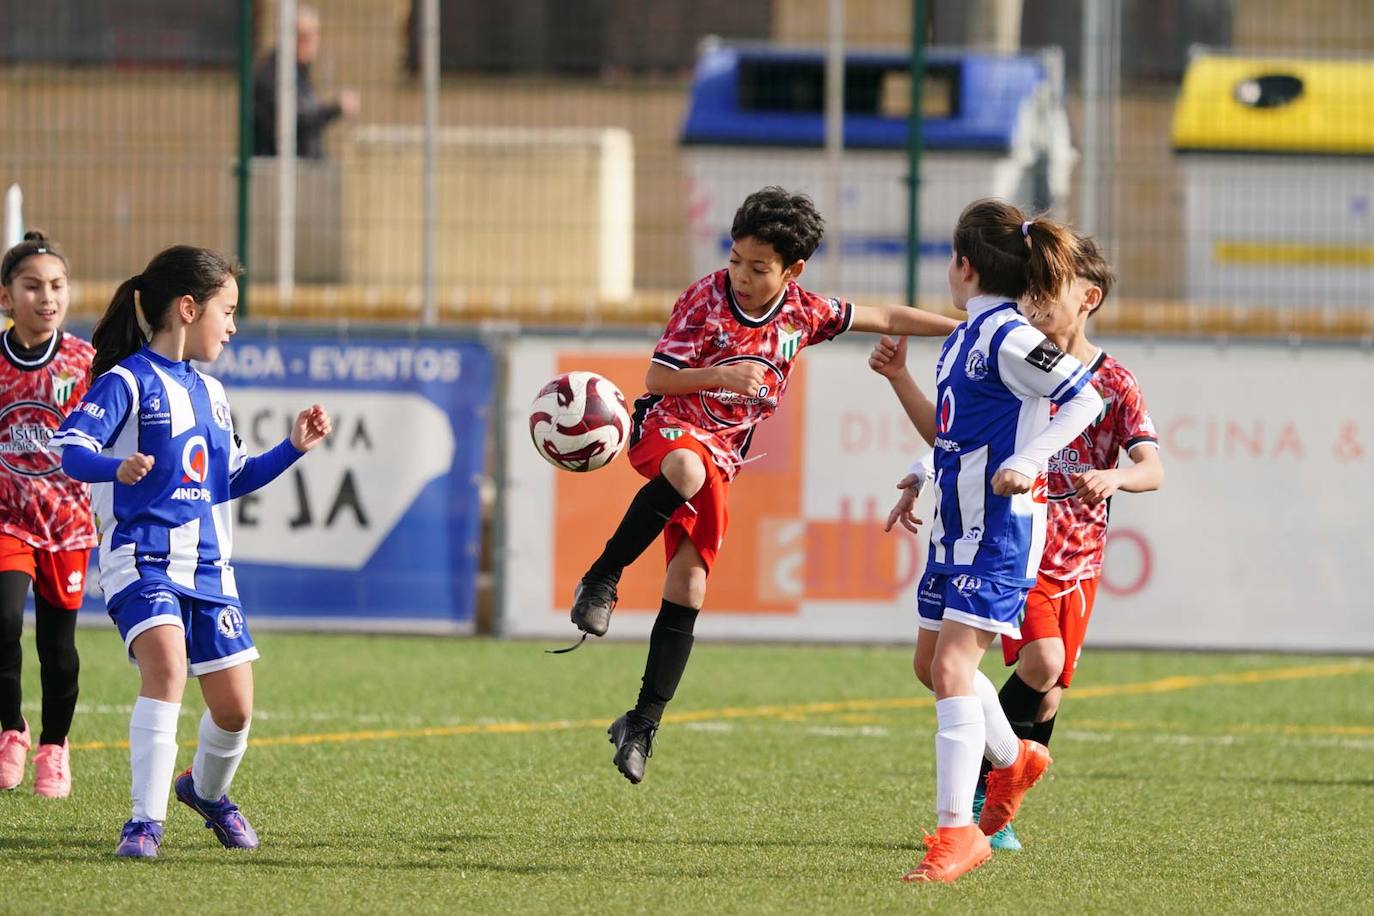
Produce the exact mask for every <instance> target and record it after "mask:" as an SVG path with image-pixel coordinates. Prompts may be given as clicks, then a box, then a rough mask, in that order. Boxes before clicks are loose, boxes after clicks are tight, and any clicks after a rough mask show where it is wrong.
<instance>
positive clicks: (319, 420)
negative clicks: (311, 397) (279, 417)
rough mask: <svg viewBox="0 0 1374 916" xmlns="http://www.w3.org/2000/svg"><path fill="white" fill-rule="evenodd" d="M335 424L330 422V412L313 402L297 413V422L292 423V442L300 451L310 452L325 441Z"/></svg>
mask: <svg viewBox="0 0 1374 916" xmlns="http://www.w3.org/2000/svg"><path fill="white" fill-rule="evenodd" d="M333 429H334V425H333V424H332V423H330V422H329V414H327V413H325V412H324V408H323V407H321V406H320V405H319V404H312V405H311V406H309V407H307V408H306V409H305V410H302V411H301V412H300V413H298V414H296V422H295V423H293V424H291V444H292V445H293V446H295V448H296V451H298V452H302V453H304V452H308V451H310V450H311V449H312V448H314V447H315V446H317V445H319V444H320V443H321V442H323V441H324V437H325V436H327V435H329V434H330V432H332V431H333Z"/></svg>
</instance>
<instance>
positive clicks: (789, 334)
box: [778, 325, 802, 361]
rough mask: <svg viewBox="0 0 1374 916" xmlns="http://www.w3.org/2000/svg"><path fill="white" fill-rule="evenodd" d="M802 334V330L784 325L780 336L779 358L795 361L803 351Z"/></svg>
mask: <svg viewBox="0 0 1374 916" xmlns="http://www.w3.org/2000/svg"><path fill="white" fill-rule="evenodd" d="M801 340H802V332H801V329H800V328H794V327H792V326H791V325H783V327H782V333H780V334H779V335H778V358H779V359H782V360H784V361H786V360H789V359H793V358H794V357H796V355H797V351H798V350H800V349H801Z"/></svg>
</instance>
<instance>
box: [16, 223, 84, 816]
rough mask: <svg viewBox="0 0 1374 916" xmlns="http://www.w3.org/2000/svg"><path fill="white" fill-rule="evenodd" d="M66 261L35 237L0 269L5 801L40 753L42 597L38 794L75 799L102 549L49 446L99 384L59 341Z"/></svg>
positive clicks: (64, 338) (71, 342) (68, 341)
mask: <svg viewBox="0 0 1374 916" xmlns="http://www.w3.org/2000/svg"><path fill="white" fill-rule="evenodd" d="M68 288H69V277H68V275H67V259H66V258H65V257H63V255H62V252H61V251H60V250H59V249H58V248H57V246H56V245H54V244H53V243H52V242H51V241H50V240H49V239H48V238H47V236H45V235H44V234H43V233H42V232H38V231H34V232H29V233H27V234H26V235H25V236H24V240H23V241H22V242H20V243H19V244H17V245H15V246H14V247H13V248H11V249H10V250H9V251H8V252H6V253H5V256H4V258H3V260H0V308H3V309H4V311H5V313H6V314H7V315H8V316H9V318H10V320H11V321H12V322H13V324H12V326H11V327H10V328H9V329H8V330H7V331H5V332H4V334H3V336H0V392H3V393H2V394H0V789H13V788H15V787H17V786H18V785H19V784H20V783H21V782H23V780H24V773H25V769H26V765H27V761H28V752H29V750H30V749H31V748H32V747H33V745H34V737H35V736H34V735H33V734H32V733H31V732H30V731H29V723H28V722H27V721H26V720H25V719H24V717H23V715H22V714H21V713H20V701H21V696H20V669H21V666H22V663H23V658H24V655H23V650H22V648H21V647H20V641H19V637H20V633H21V631H22V630H23V623H24V599H25V598H26V597H27V596H28V593H29V588H30V586H32V588H33V609H34V631H35V633H34V635H35V638H36V641H37V643H38V665H39V671H40V675H41V677H40V683H41V684H42V687H43V707H42V709H43V712H42V729H41V731H39V733H38V735H37V736H36V737H37V739H38V740H37V746H38V749H37V751H36V752H35V753H34V755H33V769H34V778H33V791H34V792H35V793H37V794H38V795H43V796H46V797H48V798H66V797H67V796H68V795H70V794H71V791H72V773H71V759H70V756H69V754H68V752H67V733H68V731H70V729H71V724H72V716H73V715H74V713H75V712H76V696H77V675H78V673H79V671H80V667H81V661H80V658H79V657H78V656H77V653H76V611H77V609H78V608H79V607H81V599H82V597H83V595H84V593H85V584H86V567H87V566H88V565H89V562H90V552H91V548H92V547H94V546H95V544H96V538H95V523H94V522H93V521H92V519H91V501H90V491H89V489H88V488H87V487H86V485H85V484H84V483H81V482H80V481H76V480H72V479H71V478H70V477H68V476H67V475H65V474H63V473H62V469H61V468H60V467H59V466H58V462H57V459H56V457H54V456H53V455H52V454H51V453H49V452H48V450H47V448H46V447H45V445H46V440H47V438H48V437H50V436H52V435H53V433H55V432H56V431H57V428H58V426H59V425H61V423H62V421H63V419H64V418H65V417H66V416H67V414H68V413H70V412H71V410H72V408H73V407H75V406H76V404H77V402H79V401H80V400H81V397H82V395H84V394H85V393H86V388H87V386H88V385H89V384H90V382H89V377H90V367H91V356H92V353H93V351H92V350H91V345H90V344H88V343H86V341H84V340H82V339H81V338H79V337H74V336H72V335H71V334H67V333H65V332H64V331H63V330H62V323H63V321H64V320H65V319H66V317H67V304H68Z"/></svg>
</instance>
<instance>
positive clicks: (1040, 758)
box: [870, 200, 1102, 882]
mask: <svg viewBox="0 0 1374 916" xmlns="http://www.w3.org/2000/svg"><path fill="white" fill-rule="evenodd" d="M953 242H954V244H953V248H954V252H953V257H952V258H951V259H950V264H949V288H950V294H951V295H952V296H953V299H954V305H955V306H956V307H957V308H958V309H959V310H960V311H963V312H967V314H968V318H967V320H966V321H965V322H964V323H963V324H961V325H959V327H957V328H956V329H955V330H954V332H953V333H952V334H951V335H950V336H949V339H948V340H946V341H945V344H944V347H943V349H942V351H941V353H940V359H939V361H938V362H937V363H936V368H935V384H936V397H935V401H934V402H933V403H932V402H931V401H930V400H929V399H927V398H926V397H925V396H924V395H923V394H922V393H921V392H920V390H919V389H918V388H917V387H916V386H915V385H914V384H908V383H907V382H909V376H906V377H905V379H903V378H902V377H903V376H905V372H904V368H901V363H902V362H904V358H905V356H904V352H902V351H903V348H902V347H901V345H899V344H893V343H891V342H890V341H887V342H884V343H883V344H880V345H879V350H877V351H875V353H874V357H873V359H871V360H870V364H871V365H872V366H873V367H874V369H875V370H877V371H879V372H881V373H882V374H884V375H887V376H888V377H889V378H890V379H891V380H892V382H893V387H894V389H895V390H896V391H897V394H898V397H899V399H900V400H901V401H902V405H903V407H904V408H905V409H906V411H907V414H908V416H909V417H911V418H912V420H913V421H914V422H915V425H916V427H917V429H918V430H922V431H923V433H924V434H928V435H929V438H930V439H932V440H933V441H932V444H933V445H934V446H935V451H934V454H933V456H931V457H930V458H927V459H922V460H921V461H918V462H917V464H916V465H915V466H914V467H913V468H912V471H911V472H910V473H908V474H907V476H906V477H904V478H903V479H902V480H901V482H900V483H898V487H899V488H901V490H902V497H901V499H900V500H899V501H898V503H897V506H896V507H895V508H894V509H893V510H892V514H891V515H890V516H889V519H888V528H889V530H890V529H891V527H892V525H893V524H894V522H896V521H901V522H902V523H903V524H904V525H905V527H907V528H909V529H912V530H914V529H915V526H916V525H917V524H919V520H917V519H916V518H915V517H914V515H912V512H911V509H912V506H913V505H914V503H915V500H916V496H917V493H918V491H919V489H920V486H921V485H922V483H924V482H925V481H926V480H933V482H934V485H935V490H936V492H935V512H934V518H933V521H932V525H931V534H930V554H929V557H928V559H927V562H926V569H925V573H924V575H923V576H922V579H921V582H920V586H919V588H918V591H917V610H918V613H919V622H920V630H919V631H918V635H917V639H916V656H915V659H914V665H915V669H916V676H917V678H918V679H920V681H921V683H922V684H924V685H925V686H926V687H927V688H929V689H930V690H932V691H934V693H935V715H936V721H937V729H938V730H937V732H936V735H935V760H936V775H935V801H936V811H937V815H938V818H939V821H938V827H937V829H936V831H935V835H934V836H932V837H928V838H927V852H926V855H925V858H924V859H923V860H922V861H921V863H920V864H919V865H918V866H917V867H916V868H915V869H913V870H912V871H910V872H908V873H907V874H906V875H905V876H904V878H903V880H906V881H940V882H949V881H954V880H955V879H957V878H958V877H960V876H961V875H963V874H965V873H966V872H968V871H970V870H972V869H974V868H977V867H978V866H979V865H982V864H983V863H984V862H986V861H987V860H988V859H989V858H990V857H991V856H992V849H991V847H990V845H989V842H988V837H989V836H991V835H993V834H995V833H997V832H998V831H999V830H1001V829H1002V828H1003V827H1004V826H1006V825H1007V824H1008V823H1009V822H1010V821H1011V818H1012V817H1013V816H1014V815H1015V814H1016V811H1017V809H1018V807H1019V806H1020V804H1021V800H1022V798H1023V797H1024V796H1025V793H1026V791H1027V790H1028V789H1029V788H1030V787H1031V786H1033V785H1034V784H1035V783H1036V781H1038V780H1039V779H1040V777H1041V775H1042V774H1043V773H1044V772H1045V770H1046V769H1047V768H1048V766H1049V764H1050V757H1049V752H1048V751H1047V750H1046V749H1045V748H1044V747H1043V746H1042V745H1040V744H1037V743H1035V742H1033V741H1030V740H1025V739H1018V738H1017V736H1016V734H1015V733H1014V732H1013V730H1012V727H1011V724H1010V723H1009V722H1008V721H1007V717H1006V714H1005V713H1004V712H1003V711H1002V707H1001V705H1000V703H999V701H998V697H997V690H996V689H995V688H994V687H993V686H992V682H991V681H989V680H988V678H987V677H986V676H985V675H983V674H982V673H981V672H980V671H979V670H978V662H979V660H980V659H981V658H982V657H983V652H984V651H985V650H986V649H987V647H988V645H989V644H991V642H992V640H993V639H994V637H996V636H998V635H999V634H1007V635H1009V636H1011V637H1012V638H1020V629H1019V625H1020V620H1021V614H1022V611H1023V609H1024V608H1025V603H1026V593H1027V590H1028V589H1029V588H1030V587H1031V586H1032V585H1034V584H1035V578H1036V573H1037V571H1038V569H1039V565H1040V555H1041V553H1042V551H1043V549H1044V545H1045V518H1046V512H1045V509H1046V497H1045V472H1046V466H1047V462H1048V460H1049V458H1050V457H1051V456H1052V455H1054V454H1055V453H1057V452H1058V451H1059V450H1060V449H1061V448H1063V447H1064V446H1065V445H1067V444H1069V442H1071V441H1072V440H1073V439H1074V438H1076V437H1077V436H1078V434H1079V433H1081V432H1082V431H1083V430H1084V429H1085V428H1086V427H1087V426H1088V425H1089V424H1090V423H1091V422H1092V421H1093V420H1094V419H1095V418H1096V417H1097V415H1098V412H1099V411H1100V410H1101V409H1102V399H1101V397H1100V396H1099V395H1098V394H1097V392H1096V390H1094V388H1093V387H1092V385H1090V384H1088V382H1089V378H1090V375H1091V373H1090V372H1089V371H1088V370H1087V369H1086V368H1085V367H1084V366H1083V365H1082V364H1081V363H1080V362H1079V361H1078V360H1076V359H1074V358H1073V357H1072V356H1070V355H1068V354H1066V353H1064V352H1063V351H1061V350H1060V349H1059V348H1058V347H1057V346H1055V345H1054V343H1053V342H1052V341H1050V340H1049V339H1048V338H1046V337H1045V335H1044V334H1042V333H1041V332H1040V331H1038V330H1036V329H1035V328H1034V327H1033V326H1032V325H1031V324H1030V322H1029V321H1027V319H1026V317H1025V314H1024V313H1023V309H1024V310H1025V311H1026V312H1030V313H1039V312H1040V311H1041V310H1044V309H1047V308H1049V307H1050V306H1051V305H1052V304H1053V302H1054V300H1055V299H1056V298H1058V297H1059V295H1060V293H1061V291H1062V290H1063V289H1064V288H1065V287H1066V286H1067V285H1068V284H1070V283H1071V282H1072V281H1073V278H1074V255H1075V243H1074V237H1073V234H1072V233H1071V232H1070V231H1069V230H1068V229H1066V228H1065V227H1063V226H1061V225H1059V224H1058V223H1055V222H1054V221H1052V220H1049V219H1046V218H1045V217H1034V216H1030V215H1027V214H1025V213H1022V212H1021V211H1020V210H1018V209H1017V208H1016V207H1014V206H1012V205H1011V204H1008V203H1006V202H1004V201H1000V200H980V201H975V202H974V203H972V204H970V205H969V206H968V207H967V208H965V210H964V212H963V213H962V214H961V215H960V217H959V223H958V226H957V227H956V228H955V230H954V240H953ZM899 356H900V359H899V358H898V357H899ZM894 365H895V366H896V367H898V368H893V367H894ZM1051 404H1054V405H1057V409H1056V411H1055V413H1054V416H1053V419H1051V416H1050V413H1051V412H1050V406H1051ZM984 756H986V757H987V759H988V760H989V762H991V764H992V766H993V769H992V771H991V772H990V773H989V774H988V780H987V793H986V798H985V799H984V800H983V804H982V806H981V810H980V812H979V814H978V815H976V816H977V818H978V822H977V824H974V817H975V813H974V810H973V809H974V802H975V789H976V786H977V783H978V776H979V767H980V764H981V763H982V760H983V758H984Z"/></svg>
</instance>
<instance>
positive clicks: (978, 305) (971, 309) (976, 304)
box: [964, 294, 1016, 321]
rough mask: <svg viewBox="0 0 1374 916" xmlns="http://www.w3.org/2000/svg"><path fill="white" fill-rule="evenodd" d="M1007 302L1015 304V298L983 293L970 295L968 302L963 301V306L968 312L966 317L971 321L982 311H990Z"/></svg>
mask: <svg viewBox="0 0 1374 916" xmlns="http://www.w3.org/2000/svg"><path fill="white" fill-rule="evenodd" d="M1007 303H1011V304H1012V305H1013V306H1015V305H1016V300H1015V299H1008V298H1007V297H1006V296H989V295H986V294H984V295H982V296H972V297H970V298H969V300H968V302H966V303H964V308H965V310H966V311H967V312H968V317H969V320H970V321H971V320H973V319H974V318H977V317H978V316H979V315H981V314H983V313H984V312H990V311H992V310H993V309H995V308H1001V307H1002V306H1004V305H1006V304H1007Z"/></svg>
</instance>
